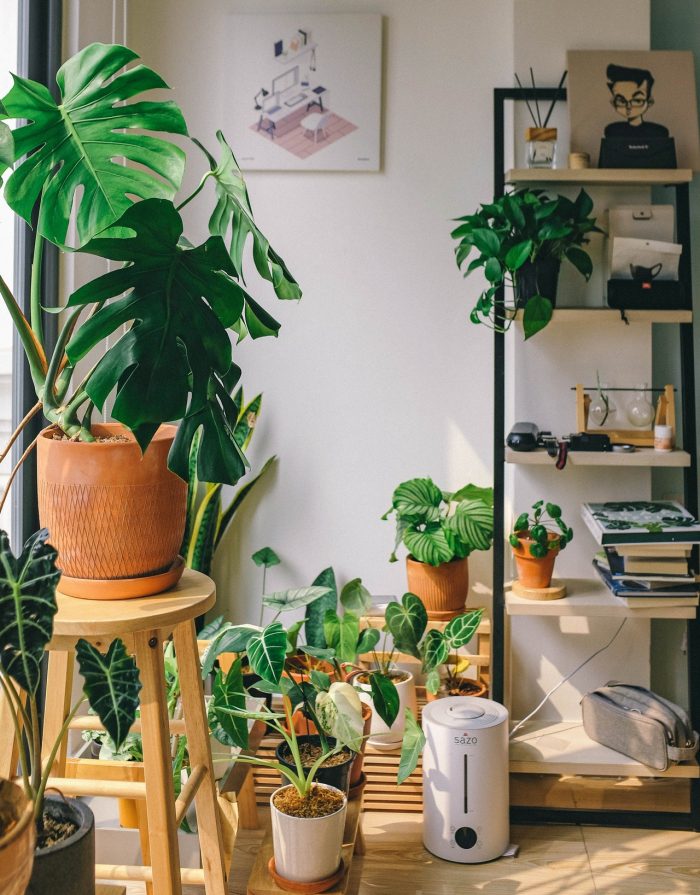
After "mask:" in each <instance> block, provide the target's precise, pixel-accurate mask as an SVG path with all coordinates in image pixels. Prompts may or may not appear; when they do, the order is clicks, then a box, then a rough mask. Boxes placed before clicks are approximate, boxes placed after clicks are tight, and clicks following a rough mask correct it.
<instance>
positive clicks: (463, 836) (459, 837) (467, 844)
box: [455, 827, 477, 848]
mask: <svg viewBox="0 0 700 895" xmlns="http://www.w3.org/2000/svg"><path fill="white" fill-rule="evenodd" d="M476 839H477V836H476V831H475V830H472V828H471V827H460V828H459V829H458V830H457V831H456V832H455V842H456V843H457V845H458V846H459V847H460V848H474V846H475V845H476Z"/></svg>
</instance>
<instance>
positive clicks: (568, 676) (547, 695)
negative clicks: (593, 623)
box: [510, 618, 627, 737]
mask: <svg viewBox="0 0 700 895" xmlns="http://www.w3.org/2000/svg"><path fill="white" fill-rule="evenodd" d="M626 621H627V619H626V618H623V619H622V622H621V623H620V626H619V627H618V629H617V631H615V633H614V634H613V636H612V637H611V638H610V640H609V641H608V642H607V643H606V644H605V646H601V647H600V649H598V650H596V651H595V652H594V653H593V655H592V656H589V657H588V658H587V659H585V660H584V661H583V662H581V664H580V665H579V666H577V667H576V668H574V670H573V671H572V672H570V673H569V674H567V676H566V677H564V678H562V679H561V680H560V681H559V683H558V684H555V685H554V686H553V687H552V689H551V690H549V691H548V692H547V693H546V694H545V696H544V699H543V700H542V701H541V702H540V703H539V705H538V706H537V707H536V708H534V709H533V710H532V711H531V712H530V714H529V715H526V716H525V717H524V718H523V720H522V721H518V723H517V724H516V725H515V727H514V728H513V729H512V730H511V732H510V736H511V737H512V736H513V735H514V734H515V733H516V732H517V731H518V730H520V728H521V727H522V726H523V724H525V723H526V722H527V721H529V720H530V718H532V717H533V716H534V715H536V714H537V712H539V710H540V709H541V708H542V706H543V705H544V704H545V702H547V700H548V699H549V697H550V696H552V694H553V693H555V692H556V691H557V690H558V689H559V687H561V686H562V685H563V684H565V683H566V682H567V681H568V680H570V679H571V678H572V677H573V676H574V675H575V674H577V673H578V672H579V671H580V670H581V669H582V668H583V667H585V666H586V665H588V663H589V662H592V661H593V659H595V657H596V656H599V655H600V654H601V653H603V652H605V650H606V649H609V648H610V647H611V646H612V645H613V643H614V642H615V640H616V639H617V635H618V634H619V633H620V631H621V630H622V629H623V628H624V626H625V622H626Z"/></svg>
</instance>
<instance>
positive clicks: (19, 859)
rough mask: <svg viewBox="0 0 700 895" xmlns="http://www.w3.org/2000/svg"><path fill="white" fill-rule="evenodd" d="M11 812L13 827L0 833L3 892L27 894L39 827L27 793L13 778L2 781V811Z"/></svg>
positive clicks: (6, 894) (0, 869)
mask: <svg viewBox="0 0 700 895" xmlns="http://www.w3.org/2000/svg"><path fill="white" fill-rule="evenodd" d="M5 812H7V813H8V814H9V815H10V816H11V817H12V818H13V820H14V824H13V826H12V827H11V828H10V829H9V830H8V831H7V832H6V833H5V835H4V836H0V892H2V895H24V892H25V890H26V888H27V883H28V882H29V878H30V877H31V875H32V865H33V863H34V846H35V845H36V827H35V825H34V806H33V805H32V804H31V802H30V801H29V800H28V799H27V797H26V796H25V794H24V792H23V791H22V790H21V789H20V787H19V786H17V785H16V784H14V783H10V781H9V780H0V813H2V814H3V815H4V814H5Z"/></svg>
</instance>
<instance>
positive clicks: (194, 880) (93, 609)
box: [0, 570, 228, 895]
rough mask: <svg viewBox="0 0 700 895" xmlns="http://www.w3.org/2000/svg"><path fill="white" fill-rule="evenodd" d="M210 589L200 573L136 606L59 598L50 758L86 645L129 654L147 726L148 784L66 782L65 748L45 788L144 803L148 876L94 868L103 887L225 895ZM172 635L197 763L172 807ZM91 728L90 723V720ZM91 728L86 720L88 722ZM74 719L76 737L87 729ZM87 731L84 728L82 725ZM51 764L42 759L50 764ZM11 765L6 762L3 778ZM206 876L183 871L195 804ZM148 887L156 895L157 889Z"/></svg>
mask: <svg viewBox="0 0 700 895" xmlns="http://www.w3.org/2000/svg"><path fill="white" fill-rule="evenodd" d="M215 595H216V591H215V586H214V582H213V581H212V580H211V579H210V578H208V577H207V576H206V575H202V574H201V573H200V572H193V571H191V570H186V571H185V573H184V575H183V576H182V579H181V581H180V583H179V584H178V585H177V586H176V587H175V588H173V589H172V590H170V591H168V592H167V593H164V594H159V595H157V596H154V597H144V598H140V599H135V600H115V601H91V600H78V599H75V598H73V597H67V596H64V595H63V594H60V593H59V594H57V599H58V612H57V614H56V616H55V619H54V635H53V639H52V640H51V643H50V644H49V647H48V650H49V663H48V679H47V694H48V698H47V701H46V710H45V716H44V743H45V748H46V747H47V746H50V745H51V743H53V742H54V741H55V739H56V737H57V736H58V733H59V731H60V729H61V727H62V725H63V723H64V721H65V719H66V717H67V716H68V712H69V710H70V704H71V692H72V686H73V666H74V651H75V644H76V642H77V641H78V640H79V639H80V638H81V637H82V638H84V639H85V640H88V641H90V642H91V643H92V644H94V645H95V646H96V647H97V648H98V649H100V650H101V651H102V652H104V651H105V650H106V649H107V647H108V646H109V644H110V643H111V641H112V640H114V639H115V638H116V637H120V638H121V639H122V640H123V641H124V643H125V645H126V648H127V650H129V651H130V652H133V653H134V655H135V658H136V664H137V666H138V669H139V673H140V677H141V683H142V690H141V695H140V701H141V718H140V721H139V722H138V723H137V724H136V725H134V728H133V730H134V731H140V732H141V736H142V741H143V760H144V780H145V782H144V783H141V782H125V781H123V780H122V781H109V780H104V779H103V780H94V779H93V780H90V779H83V778H82V777H80V776H77V775H76V776H73V777H69V776H67V775H66V763H67V742H66V740H65V739H64V742H63V744H62V746H61V749H60V750H59V753H58V755H57V756H56V760H55V762H54V767H53V771H52V776H51V777H50V778H49V787H55V788H56V789H59V790H60V791H61V792H63V793H64V794H65V795H71V796H75V795H106V796H114V797H126V798H135V799H141V800H145V815H146V817H147V822H148V823H147V826H148V835H147V837H146V839H147V841H143V837H142V852H143V861H144V863H147V862H148V861H150V866H141V867H136V866H126V865H111V864H109V865H97V866H96V868H95V875H96V877H97V878H98V879H108V880H127V881H135V880H139V881H143V882H146V884H147V888H148V889H149V890H151V891H152V892H153V895H180V893H181V892H182V883H183V882H185V883H187V884H189V885H193V884H194V885H203V886H204V887H205V891H206V895H226V872H227V869H228V868H226V867H225V866H224V850H223V839H222V830H221V821H220V815H219V807H218V803H217V793H216V782H215V780H214V774H213V769H212V758H211V746H210V742H209V726H208V724H207V717H206V711H205V706H204V695H203V689H202V678H201V670H200V663H199V654H198V651H197V636H196V632H195V625H194V619H195V618H196V617H197V616H199V615H202V613H204V612H206V610H207V609H210V608H211V607H212V606H213V605H214V602H215ZM171 634H172V636H173V641H174V645H175V653H176V656H177V662H178V670H179V674H180V687H181V693H182V708H183V715H184V717H183V720H182V721H179V722H174V723H173V727H174V726H176V725H177V726H178V727H181V726H182V725H183V721H184V733H185V735H186V736H187V746H188V750H189V755H190V762H191V774H190V777H189V779H188V781H187V783H186V784H185V786H183V788H182V792H181V793H180V796H179V797H178V799H177V801H175V798H174V794H173V778H172V762H171V753H170V726H171V722H169V719H168V711H167V705H166V689H165V670H164V664H163V643H164V641H166V640H167V639H168V637H169V636H170V635H171ZM88 717H89V719H90V720H92V716H88ZM85 720H87V717H86V719H85ZM81 721H82V719H81V718H78V717H76V718H74V719H73V721H72V722H71V727H72V728H79V727H80V726H81ZM86 726H88V725H86ZM47 757H48V756H46V755H45V756H44V759H45V760H46V758H47ZM8 760H10V759H9V758H8V756H5V755H0V773H2V771H3V769H4V764H5V762H7V761H8ZM193 799H194V801H195V807H196V811H197V828H198V836H199V844H200V850H201V855H202V869H201V870H200V869H182V870H181V868H180V855H179V849H178V840H177V829H178V826H179V824H180V822H181V821H182V819H183V817H184V815H185V812H186V811H187V808H188V807H189V805H190V804H191V802H192V800H193ZM150 884H152V888H151V885H150Z"/></svg>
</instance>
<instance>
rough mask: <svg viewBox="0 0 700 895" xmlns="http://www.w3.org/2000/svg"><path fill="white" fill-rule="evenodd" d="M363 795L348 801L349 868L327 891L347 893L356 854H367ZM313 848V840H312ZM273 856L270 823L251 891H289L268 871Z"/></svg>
mask: <svg viewBox="0 0 700 895" xmlns="http://www.w3.org/2000/svg"><path fill="white" fill-rule="evenodd" d="M362 807H363V805H362V795H360V796H359V797H358V798H356V799H353V800H351V801H348V809H347V814H346V816H345V830H344V832H343V851H342V856H343V864H344V866H345V872H344V873H343V876H342V878H341V879H340V882H338V883H336V884H335V885H334V886H333V888H331V889H328V890H326V895H345V893H346V892H347V890H348V885H349V882H350V870H351V867H352V861H353V858H354V856H355V855H364V853H365V844H364V839H363V837H362V827H361V819H362ZM309 847H310V848H313V843H312V842H311V843H309ZM271 857H272V830H271V829H270V828H269V827H268V829H267V831H266V832H265V838H264V839H263V841H262V845H261V846H260V849H259V850H258V854H257V856H256V858H255V864H254V865H253V869H252V870H251V872H250V877H249V878H248V888H247V893H248V895H285V893H286V892H287V891H288V890H286V889H281V888H280V887H279V886H278V885H277V883H276V882H275V881H274V880H273V879H272V877H271V876H270V873H269V872H268V869H267V868H268V864H269V862H270V858H271Z"/></svg>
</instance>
